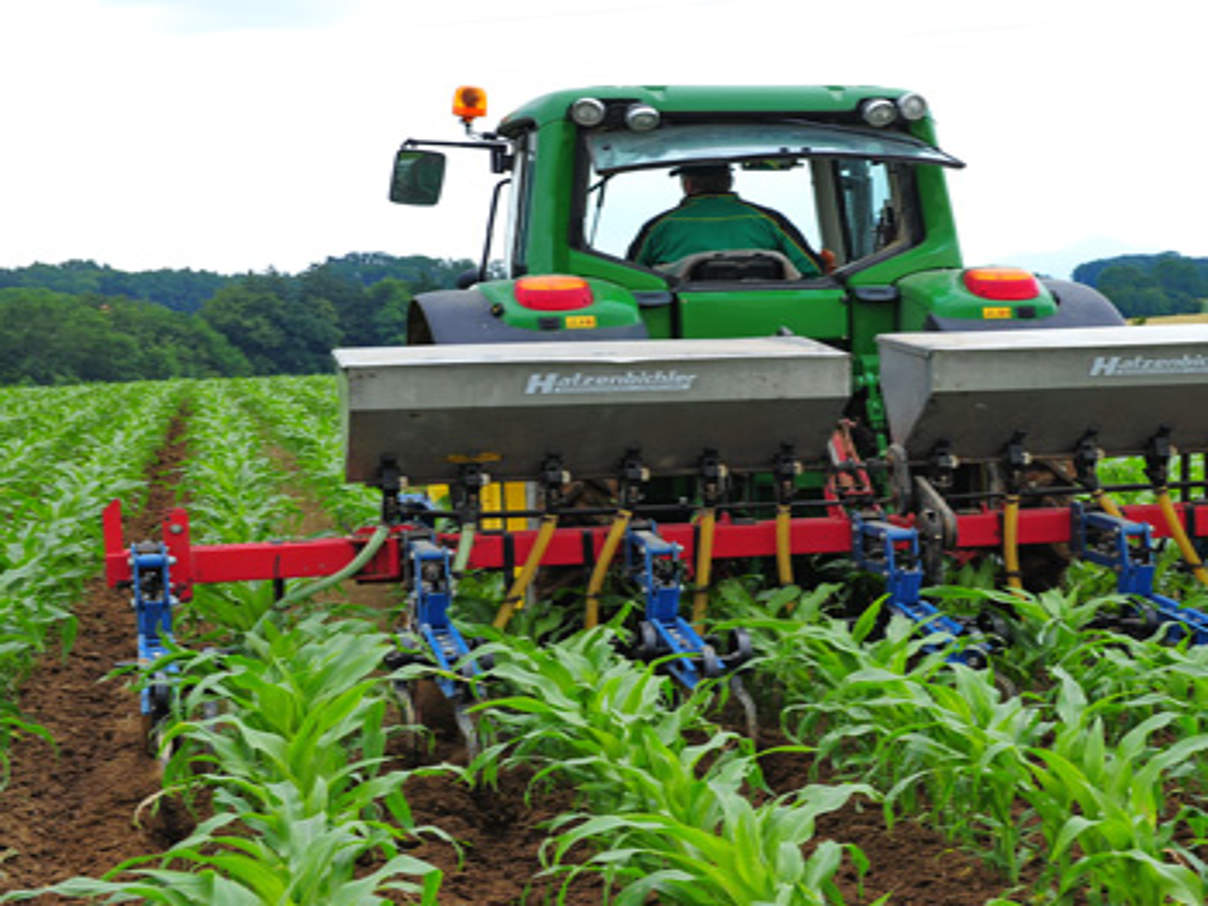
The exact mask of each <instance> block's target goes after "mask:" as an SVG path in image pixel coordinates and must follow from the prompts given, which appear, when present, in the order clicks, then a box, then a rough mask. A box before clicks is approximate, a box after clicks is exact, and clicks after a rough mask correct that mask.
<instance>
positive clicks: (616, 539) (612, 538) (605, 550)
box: [583, 510, 633, 629]
mask: <svg viewBox="0 0 1208 906" xmlns="http://www.w3.org/2000/svg"><path fill="white" fill-rule="evenodd" d="M632 516H633V513H631V512H630V511H629V510H617V514H616V515H615V516H613V517H612V525H610V526H609V527H608V534H607V535H605V536H604V546H603V547H602V548H600V557H599V559H597V560H596V565H595V566H594V567H592V570H591V578H590V579H589V580H588V582H587V611H586V612H585V613H584V615H583V625H585V626H586V627H587V628H588V629H591V628H592V627H593V626H595V625H597V624H598V623H599V622H600V589H601V588H603V587H604V577H605V576H606V575H608V567H609V566H610V565H612V558H613V556H614V555H615V554H616V552H617V546H618V545H619V544H620V543H621V538H623V537H624V535H625V529H627V528H628V527H629V520H630V518H631V517H632Z"/></svg>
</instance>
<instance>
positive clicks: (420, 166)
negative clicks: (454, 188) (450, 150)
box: [390, 148, 445, 205]
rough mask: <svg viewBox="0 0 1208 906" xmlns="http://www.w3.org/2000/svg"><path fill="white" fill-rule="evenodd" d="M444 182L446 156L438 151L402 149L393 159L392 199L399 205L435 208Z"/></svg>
mask: <svg viewBox="0 0 1208 906" xmlns="http://www.w3.org/2000/svg"><path fill="white" fill-rule="evenodd" d="M444 181H445V156H444V155H443V154H441V153H440V152H439V151H414V150H410V149H407V148H401V149H399V152H398V154H396V155H395V156H394V173H393V174H392V176H391V179H390V200H391V201H393V202H395V203H396V204H423V205H433V204H436V203H437V202H438V201H440V189H441V186H442V185H444Z"/></svg>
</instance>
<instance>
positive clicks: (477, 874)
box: [0, 419, 1007, 906]
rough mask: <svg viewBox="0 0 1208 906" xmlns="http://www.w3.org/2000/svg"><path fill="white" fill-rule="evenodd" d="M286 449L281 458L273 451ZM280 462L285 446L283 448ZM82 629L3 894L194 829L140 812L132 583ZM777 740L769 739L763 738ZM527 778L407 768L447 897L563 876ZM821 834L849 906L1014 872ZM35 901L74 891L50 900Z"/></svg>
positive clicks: (3, 814)
mask: <svg viewBox="0 0 1208 906" xmlns="http://www.w3.org/2000/svg"><path fill="white" fill-rule="evenodd" d="M182 436H183V422H182V420H181V419H177V420H176V422H174V423H173V426H172V429H171V431H170V433H169V436H168V438H167V440H166V442H165V446H164V447H163V449H162V450H161V451H160V453H159V455H158V457H157V459H156V461H155V463H154V464H153V465H152V467H151V468H150V470H149V475H150V476H151V478H152V491H151V495H150V500H149V502H148V504H147V506H146V508H145V509H144V510H143V511H142V512H141V513H137V514H132V515H130V516H128V518H127V522H126V525H125V532H126V537H127V538H144V537H146V538H154V537H158V535H159V520H160V518H161V517H162V515H163V514H165V513H166V512H167V510H168V509H170V508H171V507H172V506H173V505H174V493H175V491H174V489H175V486H176V483H177V476H178V472H179V467H180V463H181V462H182V461H183V460H184V459H185V457H186V454H187V451H186V450H185V447H184V444H183V441H182ZM277 455H278V456H279V457H280V456H281V454H280V452H279V451H278V453H277ZM282 458H284V457H282ZM295 499H296V500H298V502H299V505H300V506H301V507H302V510H303V523H304V524H303V531H304V533H306V534H311V533H315V532H318V531H322V530H324V529H325V528H330V523H329V522H328V523H326V524H325V523H324V517H323V516H322V514H321V508H320V507H318V506H317V505H316V504H315V503H314V501H308V500H307V499H306V495H304V494H300V493H299V494H296V495H295ZM357 600H358V603H363V604H365V605H367V606H377V607H380V608H382V609H384V610H385V609H389V608H391V607H393V606H397V601H398V594H397V590H393V589H389V588H384V587H380V586H378V587H374V586H366V587H364V588H362V590H360V591H358V592H357ZM76 613H77V615H78V618H79V637H78V639H77V642H76V644H75V646H74V648H73V650H72V651H71V653H70V655H69V656H68V657H67V658H66V659H62V658H60V657H59V656H57V654H53V653H52V654H48V655H47V656H45V657H44V658H43V659H42V661H41V662H40V663H39V665H38V666H37V668H36V669H35V670H34V672H33V674H32V675H31V676H30V678H29V680H28V681H27V682H26V684H25V686H24V692H23V695H22V708H23V709H24V711H25V712H26V713H27V714H28V715H29V716H30V717H32V718H34V719H35V720H37V721H39V722H40V723H41V724H42V725H43V726H45V727H46V728H47V729H49V730H50V732H51V733H52V734H53V735H54V737H55V739H56V741H57V749H56V750H53V751H52V750H51V749H50V747H48V746H47V745H46V744H45V743H44V742H41V741H39V740H37V739H34V738H25V739H21V740H19V741H17V743H16V744H15V745H14V747H13V749H12V759H13V764H12V768H13V779H12V782H11V784H10V786H9V787H8V788H7V789H6V790H4V791H3V792H2V793H0V892H3V891H9V890H14V889H19V888H29V887H38V886H42V885H47V884H51V883H54V882H56V881H60V880H63V879H65V878H68V877H71V876H73V875H77V874H87V875H91V876H93V877H96V876H99V875H100V874H102V873H104V872H105V871H107V870H109V869H110V868H112V867H113V866H114V865H115V864H117V863H118V862H120V861H122V860H124V859H127V858H130V857H133V856H137V855H144V854H149V853H154V852H158V851H161V850H163V849H164V848H165V847H167V846H169V845H171V844H172V843H173V842H175V841H176V840H179V839H180V838H181V837H182V836H184V835H185V834H187V833H188V831H189V830H190V829H191V826H192V824H191V821H190V819H189V816H188V815H187V814H185V813H184V812H183V811H182V810H181V809H180V808H179V807H178V806H174V805H172V804H171V803H168V804H167V806H166V807H165V808H163V809H161V811H160V813H159V815H158V817H155V818H154V819H151V820H149V821H148V822H145V823H144V824H143V825H142V826H136V825H134V824H133V823H132V817H133V815H134V812H135V809H136V808H137V806H138V805H139V803H140V802H142V801H144V800H145V799H146V798H147V797H149V796H152V795H153V794H155V793H156V792H157V791H158V790H159V789H160V771H159V766H158V763H157V762H156V761H155V760H154V759H152V758H150V757H149V756H148V755H147V754H146V751H145V747H144V736H143V728H142V724H141V718H140V716H139V710H138V701H137V698H136V696H135V694H134V693H133V692H131V691H130V690H129V689H128V688H127V687H126V685H125V683H124V682H123V681H121V680H109V681H104V678H105V676H106V674H108V673H109V672H110V671H111V670H112V669H113V667H114V665H115V664H116V663H117V662H119V661H122V660H125V659H129V658H131V657H133V654H134V647H135V634H134V618H133V614H132V612H131V609H130V604H129V599H128V594H127V593H126V592H122V591H112V590H110V589H108V588H106V587H105V585H104V583H103V581H102V580H101V579H99V578H98V579H96V580H94V581H92V582H91V583H90V584H89V586H88V589H87V594H86V595H85V597H84V599H83V600H81V601H80V602H79V605H78V607H77V608H76ZM443 732H444V736H443V738H438V740H437V744H436V747H435V749H434V750H433V751H432V752H431V753H429V754H426V755H423V756H422V757H420V758H418V759H417V758H416V757H414V756H412V757H411V758H410V759H408V760H409V763H410V764H411V765H412V766H414V765H416V764H418V763H423V762H430V763H435V762H439V761H441V760H449V761H454V762H457V761H460V762H462V763H464V760H465V752H464V748H462V747H461V746H460V743H459V741H458V740H457V738H456V736H455V735H454V734H452V733H451V732H450V728H445V729H444V731H443ZM768 741H769V742H774V741H776V740H773V739H772V738H771V734H770V735H769V740H768ZM807 771H808V763H807V762H806V761H805V756H794V755H778V756H775V757H774V758H770V759H769V760H768V763H767V764H766V765H765V773H766V776H767V779H768V782H769V783H770V784H771V785H772V787H773V788H774V789H776V790H778V791H784V790H788V789H793V788H796V787H799V786H801V785H802V784H803V783H805V782H806V778H807ZM527 786H528V778H527V777H526V776H525V775H523V774H509V775H506V776H504V777H503V778H501V781H500V785H499V787H498V789H495V790H471V789H469V788H468V787H467V786H466V785H465V784H464V783H461V782H460V781H458V780H457V779H455V778H453V777H451V776H437V777H413V778H412V779H411V780H409V781H408V783H407V785H406V788H405V791H406V794H407V798H408V800H409V802H410V804H411V807H412V809H413V811H414V815H415V819H416V821H417V823H419V824H432V825H435V826H437V827H440V828H442V829H443V830H444V831H445V832H446V833H448V834H450V835H452V836H453V837H454V838H455V839H457V840H458V841H459V842H460V843H461V850H460V856H459V855H458V852H457V851H456V850H455V849H454V848H453V847H451V846H449V845H448V844H447V843H444V842H440V841H436V840H427V841H425V842H422V843H420V844H419V845H418V846H417V847H416V849H415V850H414V855H416V856H418V857H420V858H423V859H426V860H428V861H429V862H432V863H433V864H436V865H438V866H439V867H441V868H442V869H443V870H444V871H445V881H444V885H443V887H442V893H441V903H442V904H446V906H510V904H520V903H542V902H547V901H552V900H549V899H548V898H549V897H550V896H551V895H552V894H553V893H554V892H556V890H557V886H556V883H552V882H550V881H548V880H546V879H540V880H534V878H535V876H536V875H537V874H538V873H539V872H540V868H541V866H540V862H539V859H538V851H539V849H540V846H541V843H542V841H543V840H544V839H545V837H546V831H545V829H544V825H545V823H546V822H548V821H549V820H550V819H552V818H554V817H555V816H556V815H558V814H560V813H562V812H564V811H567V810H569V809H572V808H573V807H574V795H573V791H572V790H568V789H561V790H557V789H556V790H537V791H535V792H534V794H533V796H532V798H531V800H530V801H528V802H526V797H525V791H526V789H527ZM818 837H819V838H830V839H834V840H837V841H840V842H850V843H855V844H857V845H858V846H860V848H861V849H863V851H864V852H865V854H866V855H867V856H868V858H869V860H870V861H871V863H872V869H871V871H870V872H869V873H868V875H867V876H866V877H865V879H864V890H863V896H861V895H859V894H858V893H857V885H856V879H855V872H854V869H852V868H851V866H850V865H845V868H844V873H843V879H842V886H843V889H844V893H845V895H846V896H847V897H848V900H847V902H848V903H851V904H866V903H871V902H873V901H874V900H875V899H876V898H877V897H879V896H881V895H883V894H884V893H886V892H892V894H893V896H892V899H891V901H890V902H891V903H893V904H896V906H924V904H926V906H981V904H983V903H984V902H985V901H986V900H987V899H988V898H989V897H992V896H995V895H1000V894H1002V893H1003V891H1004V890H1005V888H1006V887H1007V884H1006V882H1005V880H1004V879H1003V878H1002V877H1001V876H998V875H997V874H996V873H994V872H993V871H991V870H990V869H987V868H986V867H984V866H983V865H982V863H980V862H979V861H978V860H976V859H974V858H972V857H970V856H969V855H967V854H965V853H962V852H960V851H958V850H956V849H954V848H953V847H952V846H950V845H949V844H948V843H947V842H946V841H945V840H944V839H943V837H942V836H940V835H938V834H936V833H935V832H933V831H930V830H928V829H926V828H924V827H921V826H919V825H917V824H914V823H904V824H899V825H897V826H896V827H895V828H894V830H893V832H892V833H890V832H887V831H886V829H885V826H884V824H883V822H882V820H881V813H880V810H879V809H878V808H877V807H875V806H870V805H867V804H861V803H852V804H849V806H848V807H847V808H845V809H843V810H842V811H840V812H837V813H835V814H833V815H829V816H825V817H824V818H822V819H821V820H820V821H819V824H818ZM600 901H601V890H600V887H599V881H598V880H597V879H595V878H591V877H588V878H584V879H583V880H582V881H580V882H577V883H576V885H575V887H574V888H573V889H572V891H571V892H570V894H569V896H568V898H567V900H566V902H567V903H568V904H569V906H588V904H591V906H596V904H599V903H600ZM40 902H47V903H49V902H65V901H64V900H62V899H60V898H55V897H44V898H42V899H41V900H40Z"/></svg>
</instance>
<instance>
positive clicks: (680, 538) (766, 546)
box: [103, 500, 1208, 600]
mask: <svg viewBox="0 0 1208 906" xmlns="http://www.w3.org/2000/svg"><path fill="white" fill-rule="evenodd" d="M1175 509H1176V511H1177V512H1178V513H1179V518H1180V519H1182V520H1183V524H1184V525H1185V526H1186V527H1187V533H1188V534H1189V535H1192V536H1198V537H1204V536H1208V504H1195V505H1192V504H1176V505H1175ZM1123 510H1124V514H1125V516H1127V518H1129V519H1131V520H1134V521H1136V522H1148V523H1149V524H1150V525H1152V526H1153V534H1154V536H1155V537H1158V538H1164V537H1168V536H1169V534H1170V532H1169V530H1168V529H1167V527H1166V523H1165V520H1164V519H1163V518H1162V514H1161V511H1160V509H1159V508H1158V506H1157V505H1156V504H1149V505H1140V506H1126V507H1124V508H1123ZM103 523H104V537H105V579H106V581H107V582H108V583H109V585H111V586H112V585H116V584H117V583H119V582H126V581H129V580H130V576H131V574H130V562H129V557H130V550H129V547H128V546H127V545H125V544H124V543H123V540H122V510H121V504H120V502H118V501H116V500H115V501H113V502H112V503H110V504H109V506H108V507H106V508H105V513H104V517H103ZM409 529H410V527H408V526H398V527H397V528H396V529H395V530H394V533H393V534H392V535H391V536H390V537H389V538H388V539H387V541H386V543H385V544H384V545H382V548H381V550H379V551H378V553H377V554H376V555H375V556H374V558H373V559H372V560H370V561H369V563H367V564H366V565H365V567H364V568H363V569H362V570H361V572H360V573H358V574H357V579H358V580H359V581H362V582H393V581H398V580H400V579H401V578H402V575H403V563H402V555H403V545H402V543H401V542H402V541H403V540H404V539H405V537H406V535H407V533H408V531H409ZM658 530H659V534H660V535H661V536H662V537H663V538H664V539H665V540H667V541H671V542H675V543H677V544H680V545H682V546H683V548H684V559H685V561H686V562H688V563H689V564H691V563H692V562H693V561H694V559H695V554H696V543H695V541H696V539H695V534H696V531H695V526H693V525H691V524H687V523H663V524H660V525H659V527H658ZM371 531H372V530H371V529H362V530H361V531H360V532H358V533H357V534H356V535H352V536H350V537H344V538H316V539H313V540H310V541H267V542H258V543H252V544H205V545H194V544H192V543H191V541H190V537H189V518H188V514H187V513H186V512H185V511H184V510H183V509H179V508H178V509H174V510H172V512H171V513H170V514H169V515H168V517H167V518H165V519H164V523H163V540H164V543H165V544H166V545H167V547H168V551H169V553H170V554H171V555H172V556H173V557H174V558H175V561H174V563H173V565H172V585H173V588H174V589H175V590H176V593H177V595H178V596H179V597H180V598H182V599H183V600H187V599H188V598H189V597H190V595H191V589H192V585H193V584H194V583H196V582H207V583H208V582H245V581H249V580H255V579H296V578H306V577H311V576H326V575H330V574H332V573H334V572H336V571H337V570H338V569H340V568H341V567H343V566H345V565H346V564H347V563H348V562H349V561H350V560H352V558H353V557H355V556H356V554H357V551H358V550H360V548H361V547H362V546H363V545H364V544H365V541H366V540H367V538H368V536H369V534H370V533H371ZM607 532H608V526H606V525H594V526H582V527H571V528H560V529H558V530H557V531H556V532H555V533H554V537H553V539H552V540H551V541H550V544H549V547H548V549H547V550H546V552H545V556H544V557H543V558H542V559H541V563H542V565H543V566H576V565H583V564H586V563H593V562H595V558H596V557H597V556H598V555H599V553H600V549H601V548H602V547H603V545H604V536H605V535H606V534H607ZM536 536H537V533H536V531H533V530H526V531H521V532H508V533H506V534H503V533H500V534H497V533H490V532H482V533H479V534H478V535H477V536H476V537H475V539H474V548H473V550H472V552H471V554H470V562H469V565H470V567H471V568H473V569H500V568H502V567H504V566H507V565H508V562H509V560H510V562H511V564H512V565H518V564H520V563H523V562H524V559H525V558H526V557H527V556H528V554H529V551H530V550H531V549H532V546H533V543H534V542H535V540H536ZM440 540H441V542H442V543H443V544H445V545H446V546H448V547H450V548H451V547H455V546H456V544H457V535H455V534H445V535H441V536H440ZM789 540H790V546H791V549H792V552H793V553H794V554H842V553H847V552H848V551H850V550H851V545H852V528H851V523H850V522H849V521H848V520H847V519H846V518H845V517H842V516H824V517H814V518H803V519H794V520H792V523H791V529H790V536H789ZM1069 540H1070V511H1069V509H1068V508H1066V507H1036V508H1031V509H1025V510H1021V511H1020V513H1019V543H1020V544H1021V545H1029V544H1055V543H1059V542H1066V541H1069ZM508 544H511V548H512V549H511V556H510V557H508V556H507V550H506V546H507V545H508ZM1001 544H1002V514H1001V513H998V512H986V513H972V514H964V515H960V516H957V543H956V546H957V547H958V548H960V549H963V550H977V549H995V548H998V547H999V546H1001ZM775 554H776V527H775V522H774V521H772V520H764V521H760V522H730V521H727V520H724V519H723V520H720V521H718V523H717V526H716V532H715V535H714V539H713V556H714V557H715V558H718V559H727V558H733V557H771V556H775Z"/></svg>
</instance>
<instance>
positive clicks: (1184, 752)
mask: <svg viewBox="0 0 1208 906" xmlns="http://www.w3.org/2000/svg"><path fill="white" fill-rule="evenodd" d="M1171 720H1172V716H1170V715H1164V714H1158V715H1155V716H1153V717H1151V718H1149V719H1148V720H1146V721H1144V722H1143V723H1142V724H1141V725H1140V726H1138V727H1137V728H1136V729H1134V730H1132V731H1130V732H1129V733H1127V734H1126V735H1125V736H1124V738H1123V739H1122V740H1121V741H1120V743H1119V744H1118V745H1116V746H1115V747H1110V746H1108V745H1107V744H1106V741H1105V738H1104V729H1103V721H1102V719H1101V718H1099V717H1095V718H1093V719H1091V720H1090V721H1089V722H1085V721H1083V720H1079V721H1078V722H1076V723H1071V724H1066V725H1063V726H1062V727H1060V728H1059V729H1058V731H1057V734H1056V739H1055V742H1054V744H1053V746H1052V747H1051V748H1047V747H1039V746H1037V747H1033V748H1031V749H1030V755H1031V756H1032V759H1033V761H1032V763H1031V770H1032V773H1033V774H1034V776H1035V778H1036V787H1035V788H1034V789H1032V790H1025V791H1024V796H1025V798H1026V799H1027V800H1028V801H1029V804H1030V805H1031V806H1032V808H1033V810H1034V811H1035V813H1036V815H1037V816H1038V817H1039V819H1040V825H1041V831H1042V833H1043V834H1044V838H1045V841H1046V843H1047V845H1048V854H1047V855H1048V860H1049V863H1050V866H1049V869H1048V874H1049V876H1050V877H1051V878H1052V879H1053V881H1054V882H1055V883H1056V885H1057V894H1058V896H1060V897H1067V896H1069V895H1070V894H1071V893H1072V891H1073V890H1075V889H1081V890H1082V891H1083V893H1084V894H1085V895H1086V896H1087V898H1088V899H1089V900H1090V902H1092V903H1100V904H1113V906H1129V904H1137V906H1141V904H1155V903H1166V902H1171V901H1173V902H1176V903H1187V904H1192V903H1194V904H1200V903H1203V902H1204V899H1205V895H1206V894H1208V888H1206V887H1205V885H1204V882H1203V880H1202V873H1203V870H1204V866H1203V865H1202V864H1200V863H1199V861H1198V860H1197V859H1196V858H1195V856H1194V855H1193V854H1192V853H1191V852H1190V851H1188V850H1186V849H1185V848H1184V847H1182V846H1181V845H1179V844H1178V843H1177V842H1176V840H1175V830H1176V824H1177V822H1176V821H1163V820H1161V814H1162V804H1163V787H1164V784H1166V783H1170V782H1171V781H1172V780H1176V779H1177V778H1178V777H1179V776H1180V775H1181V774H1182V773H1185V772H1186V770H1187V764H1188V762H1189V760H1190V759H1191V757H1192V756H1194V755H1195V754H1196V753H1198V752H1202V751H1204V750H1205V749H1208V735H1201V736H1195V737H1190V738H1188V739H1183V740H1180V741H1179V742H1177V743H1174V744H1173V745H1170V746H1168V747H1165V748H1163V749H1162V750H1161V751H1156V752H1155V751H1153V750H1152V749H1151V748H1150V747H1149V746H1148V745H1147V741H1148V739H1149V737H1150V736H1151V735H1152V734H1153V733H1154V732H1156V731H1158V730H1161V729H1162V728H1164V727H1166V726H1167V725H1168V724H1169V723H1170V722H1171ZM1170 854H1174V855H1176V856H1177V858H1178V859H1179V862H1171V861H1169V859H1168V858H1167V856H1168V855H1170ZM1188 865H1193V866H1195V869H1196V870H1192V868H1189V867H1188ZM1197 872H1198V873H1197Z"/></svg>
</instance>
